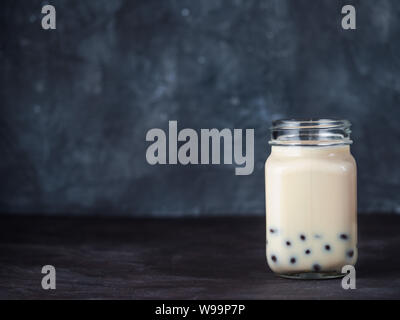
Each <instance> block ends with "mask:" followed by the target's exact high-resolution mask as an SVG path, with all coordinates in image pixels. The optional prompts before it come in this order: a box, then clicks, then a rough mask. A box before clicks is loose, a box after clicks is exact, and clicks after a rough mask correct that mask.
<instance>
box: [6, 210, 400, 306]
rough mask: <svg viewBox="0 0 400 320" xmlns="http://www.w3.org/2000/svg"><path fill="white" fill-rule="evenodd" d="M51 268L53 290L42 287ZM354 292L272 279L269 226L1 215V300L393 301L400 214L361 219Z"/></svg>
mask: <svg viewBox="0 0 400 320" xmlns="http://www.w3.org/2000/svg"><path fill="white" fill-rule="evenodd" d="M44 265H53V266H54V267H55V268H56V272H57V289H56V290H53V291H45V290H43V289H42V288H41V279H42V276H43V275H42V274H41V268H42V266H44ZM356 269H357V289H356V290H343V289H342V288H341V280H338V279H334V280H317V281H316V280H314V281H306V280H287V279H282V278H279V277H276V276H274V275H273V274H272V272H271V271H270V270H269V269H268V266H267V264H266V259H265V219H264V218H262V217H254V216H248V217H240V218H237V217H236V218H233V217H224V218H198V219H179V220H178V219H171V220H169V219H154V220H151V219H131V220H130V219H121V218H115V219H112V218H78V217H76V218H75V217H69V218H50V217H39V216H38V217H35V216H31V217H22V216H13V217H12V216H7V215H0V298H2V299H53V298H57V299H335V298H337V299H399V298H400V216H396V215H379V214H376V215H359V262H358V264H357V266H356Z"/></svg>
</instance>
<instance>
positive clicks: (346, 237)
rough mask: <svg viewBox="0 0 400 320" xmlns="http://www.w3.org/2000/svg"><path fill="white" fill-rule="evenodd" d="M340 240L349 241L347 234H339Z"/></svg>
mask: <svg viewBox="0 0 400 320" xmlns="http://www.w3.org/2000/svg"><path fill="white" fill-rule="evenodd" d="M340 239H342V240H347V239H349V236H348V235H347V234H345V233H341V234H340Z"/></svg>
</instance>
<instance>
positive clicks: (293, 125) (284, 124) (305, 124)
mask: <svg viewBox="0 0 400 320" xmlns="http://www.w3.org/2000/svg"><path fill="white" fill-rule="evenodd" d="M350 127H351V122H350V121H349V120H346V119H279V120H275V121H273V122H272V127H271V130H280V129H281V130H291V129H302V128H315V129H319V128H322V129H329V128H332V129H333V128H350Z"/></svg>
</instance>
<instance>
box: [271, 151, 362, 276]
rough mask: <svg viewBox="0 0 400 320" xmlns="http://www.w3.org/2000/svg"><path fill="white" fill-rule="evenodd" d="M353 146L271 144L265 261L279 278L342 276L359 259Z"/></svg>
mask: <svg viewBox="0 0 400 320" xmlns="http://www.w3.org/2000/svg"><path fill="white" fill-rule="evenodd" d="M356 180H357V178H356V163H355V160H354V158H353V157H352V155H351V154H350V147H349V146H348V145H343V146H324V147H319V146H318V147H313V146H272V151H271V155H270V156H269V158H268V160H267V162H266V165H265V182H266V215H267V260H268V265H269V266H270V268H271V269H272V270H273V271H274V272H276V273H280V274H290V273H302V272H325V271H326V272H332V271H334V272H341V268H342V266H344V265H347V264H351V265H354V264H355V262H356V260H357V213H356V212H357V191H356V188H357V183H356Z"/></svg>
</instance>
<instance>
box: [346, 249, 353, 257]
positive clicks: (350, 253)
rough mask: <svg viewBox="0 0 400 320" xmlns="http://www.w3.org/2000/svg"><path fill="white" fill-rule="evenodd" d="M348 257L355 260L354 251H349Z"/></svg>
mask: <svg viewBox="0 0 400 320" xmlns="http://www.w3.org/2000/svg"><path fill="white" fill-rule="evenodd" d="M347 256H348V257H349V258H353V256H354V250H349V251H347Z"/></svg>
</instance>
